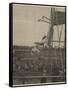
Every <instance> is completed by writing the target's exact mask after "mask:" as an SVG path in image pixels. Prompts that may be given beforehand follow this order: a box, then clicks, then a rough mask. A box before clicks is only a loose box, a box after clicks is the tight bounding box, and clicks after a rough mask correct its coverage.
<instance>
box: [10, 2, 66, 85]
mask: <svg viewBox="0 0 68 90" xmlns="http://www.w3.org/2000/svg"><path fill="white" fill-rule="evenodd" d="M12 14H13V15H12V24H13V25H12V26H13V27H12V32H13V33H12V39H13V40H12V41H13V43H12V47H13V50H12V62H13V63H12V69H13V70H12V71H13V72H12V74H11V75H13V80H12V82H13V83H12V84H13V86H26V85H43V84H45V85H47V84H57V83H58V84H63V83H66V57H65V56H66V55H65V54H66V40H65V39H66V38H65V37H66V36H65V35H66V34H65V32H66V7H65V6H56V5H38V4H37V5H36V4H20V3H14V4H12Z"/></svg>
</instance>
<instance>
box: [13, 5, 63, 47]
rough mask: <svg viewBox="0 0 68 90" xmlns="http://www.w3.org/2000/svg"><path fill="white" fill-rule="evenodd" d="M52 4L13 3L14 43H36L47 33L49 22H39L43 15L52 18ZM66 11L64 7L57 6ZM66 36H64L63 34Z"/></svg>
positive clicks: (29, 44)
mask: <svg viewBox="0 0 68 90" xmlns="http://www.w3.org/2000/svg"><path fill="white" fill-rule="evenodd" d="M50 10H51V6H33V5H23V4H14V5H13V45H26V46H27V45H28V46H32V45H34V42H40V41H41V39H42V37H43V36H44V35H47V32H48V30H49V24H48V23H43V22H38V19H40V18H41V17H42V16H46V17H48V18H50ZM57 10H59V11H64V7H61V8H59V7H58V8H57ZM63 38H64V36H63Z"/></svg>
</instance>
